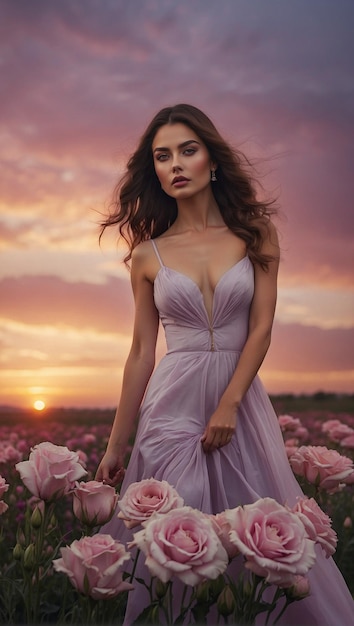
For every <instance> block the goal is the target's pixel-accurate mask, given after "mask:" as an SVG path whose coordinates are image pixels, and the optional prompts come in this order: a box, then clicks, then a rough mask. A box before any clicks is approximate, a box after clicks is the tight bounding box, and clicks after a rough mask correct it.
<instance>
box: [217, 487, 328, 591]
mask: <svg viewBox="0 0 354 626" xmlns="http://www.w3.org/2000/svg"><path fill="white" fill-rule="evenodd" d="M225 516H226V518H227V520H228V522H229V524H230V527H231V530H230V533H229V536H230V541H232V542H233V543H234V544H235V546H236V547H237V548H238V549H239V551H240V552H241V554H243V555H244V557H245V559H246V563H245V567H246V568H247V569H249V570H251V571H252V572H254V573H255V574H257V575H258V576H262V577H264V578H265V579H266V581H267V582H270V583H275V584H279V585H286V584H287V583H290V584H292V583H293V581H294V576H295V575H297V574H300V575H303V574H306V573H307V572H308V570H309V569H310V567H312V565H313V564H314V562H315V559H316V555H315V548H314V545H315V544H314V542H313V541H312V540H311V539H309V537H308V535H307V532H306V529H305V526H304V524H303V523H302V521H301V520H300V519H299V517H298V516H297V515H295V514H294V513H292V512H291V511H289V510H288V509H286V508H285V507H284V506H282V505H280V504H279V503H278V502H276V501H275V500H273V499H272V498H263V499H260V500H257V501H256V502H254V503H253V504H246V505H244V506H243V507H242V506H239V507H237V508H235V509H231V510H228V511H225Z"/></svg>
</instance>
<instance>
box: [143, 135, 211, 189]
mask: <svg viewBox="0 0 354 626" xmlns="http://www.w3.org/2000/svg"><path fill="white" fill-rule="evenodd" d="M152 153H153V159H154V166H155V172H156V175H157V177H158V179H159V181H160V184H161V187H162V189H163V190H164V191H165V193H167V194H168V195H169V196H172V197H173V198H176V200H179V199H184V198H189V197H191V196H193V195H195V194H196V193H198V192H200V191H202V190H203V189H205V188H206V187H207V186H208V185H210V170H211V169H212V168H214V163H213V162H212V161H211V160H210V156H209V153H208V150H207V148H206V146H205V144H204V143H203V142H202V141H201V139H200V138H199V137H198V135H196V134H195V132H194V131H193V130H191V129H190V128H189V126H186V125H185V124H180V123H176V124H166V125H165V126H161V128H159V130H158V131H157V133H156V135H155V138H154V140H153V143H152Z"/></svg>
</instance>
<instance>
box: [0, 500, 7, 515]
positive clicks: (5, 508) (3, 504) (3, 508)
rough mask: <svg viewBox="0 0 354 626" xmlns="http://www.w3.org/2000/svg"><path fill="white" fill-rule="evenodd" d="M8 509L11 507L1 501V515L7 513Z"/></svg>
mask: <svg viewBox="0 0 354 626" xmlns="http://www.w3.org/2000/svg"><path fill="white" fill-rule="evenodd" d="M8 508H9V505H8V504H6V502H4V501H3V500H0V515H2V514H3V513H5V511H7V509H8Z"/></svg>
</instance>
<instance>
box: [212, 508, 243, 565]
mask: <svg viewBox="0 0 354 626" xmlns="http://www.w3.org/2000/svg"><path fill="white" fill-rule="evenodd" d="M210 520H211V522H212V524H213V526H214V530H215V532H216V534H217V536H218V537H219V539H220V541H221V543H222V545H223V546H224V548H225V550H226V552H227V554H228V557H229V559H230V560H231V559H233V558H234V557H235V556H237V555H238V554H240V551H239V550H238V548H237V547H236V546H235V544H234V543H232V542H231V541H230V538H229V532H230V530H231V526H230V523H229V522H228V520H227V519H226V516H225V511H223V512H222V513H218V514H217V515H211V516H210Z"/></svg>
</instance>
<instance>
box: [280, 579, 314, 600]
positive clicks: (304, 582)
mask: <svg viewBox="0 0 354 626" xmlns="http://www.w3.org/2000/svg"><path fill="white" fill-rule="evenodd" d="M286 595H287V596H288V597H290V598H293V599H295V600H302V598H306V597H307V596H308V595H310V582H309V580H308V578H306V577H305V576H295V577H294V581H293V584H292V585H291V586H290V587H289V588H288V589H287V592H286Z"/></svg>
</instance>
